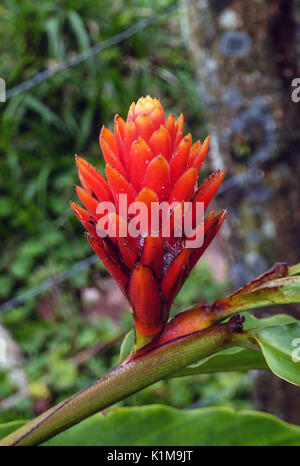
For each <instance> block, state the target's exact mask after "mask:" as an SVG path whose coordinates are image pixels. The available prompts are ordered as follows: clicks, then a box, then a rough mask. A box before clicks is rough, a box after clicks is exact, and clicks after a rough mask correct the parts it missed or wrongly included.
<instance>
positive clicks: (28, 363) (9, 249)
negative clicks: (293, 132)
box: [0, 0, 249, 420]
mask: <svg viewBox="0 0 300 466" xmlns="http://www.w3.org/2000/svg"><path fill="white" fill-rule="evenodd" d="M173 5H174V2H173V1H171V0H161V1H160V2H156V1H154V0H153V1H145V0H126V2H125V1H121V0H114V1H113V2H112V1H108V0H101V2H97V1H95V0H78V1H77V2H74V1H71V0H64V1H58V0H51V1H50V0H48V1H47V0H46V1H43V2H39V3H36V2H33V1H32V0H23V1H18V0H4V1H3V2H2V3H1V5H0V53H1V63H0V76H1V77H2V78H4V79H5V81H6V85H7V89H10V88H12V87H14V86H15V85H17V84H19V83H21V82H23V81H26V80H27V79H30V78H32V77H33V76H34V75H35V74H36V73H37V72H39V71H42V70H44V69H51V67H52V66H54V65H55V64H57V63H59V62H61V61H62V60H65V59H67V58H70V57H72V56H74V55H75V54H78V53H80V52H82V51H84V50H86V49H87V48H89V47H90V46H92V45H94V44H96V43H97V42H99V41H103V40H105V39H107V38H110V37H112V36H114V35H115V34H117V33H119V32H121V31H123V30H125V29H126V28H128V27H129V26H132V25H133V24H135V23H137V22H138V21H139V20H140V19H142V18H149V17H152V16H155V17H156V16H157V15H159V14H160V13H161V12H163V11H165V10H166V9H168V8H170V7H171V6H173ZM146 94H151V95H153V96H157V97H160V98H161V99H162V101H163V104H164V107H165V108H166V109H167V111H168V112H173V113H175V114H176V115H178V114H179V113H180V112H183V113H184V115H185V118H186V123H187V125H186V130H187V131H188V130H192V131H193V135H194V137H195V138H198V137H201V138H202V137H203V136H204V135H205V128H204V123H203V112H202V109H201V103H200V101H199V98H198V92H197V89H196V86H195V84H194V81H193V65H192V63H190V61H189V59H188V56H187V53H186V50H185V45H184V41H183V38H182V35H181V32H180V21H179V16H178V14H177V15H173V16H172V17H170V18H168V20H164V21H160V22H157V23H155V24H153V25H151V26H148V27H147V28H146V29H145V30H143V31H140V32H138V33H136V34H135V35H134V36H132V37H131V38H129V39H126V40H125V41H123V42H121V43H120V44H117V45H113V46H111V47H109V48H107V49H106V50H103V51H102V52H101V53H99V54H97V55H95V56H94V57H93V58H90V59H89V60H87V61H85V62H83V63H81V64H79V65H77V66H75V67H72V68H69V69H67V70H64V71H62V72H60V73H57V74H56V75H54V76H53V77H51V78H50V79H48V80H46V81H44V82H43V83H41V84H40V85H38V86H36V87H34V88H32V89H31V90H28V91H24V92H22V93H20V94H18V95H16V96H14V97H12V98H10V99H9V100H8V101H7V102H6V103H1V104H0V105H1V112H0V128H1V129H0V153H1V157H0V194H1V195H0V239H1V262H0V299H1V301H6V300H7V299H9V298H12V297H14V296H16V295H18V294H20V293H22V292H23V291H25V290H27V289H28V288H30V287H32V286H35V285H37V284H39V283H41V282H42V281H43V280H45V279H47V278H49V277H52V276H54V275H55V274H57V273H59V272H61V271H64V270H66V269H68V268H69V267H70V266H72V265H73V264H74V263H75V262H76V261H78V260H81V259H83V258H85V257H87V256H88V255H90V254H91V251H90V248H89V246H88V243H87V241H86V240H85V238H84V235H83V231H82V227H81V225H80V224H79V222H78V221H77V220H76V219H75V218H74V216H73V215H72V213H71V210H70V208H69V199H74V198H75V195H74V185H75V183H76V182H77V174H76V169H75V164H74V154H75V153H79V154H80V155H83V156H84V157H87V158H88V160H89V161H90V162H92V163H93V164H94V165H95V166H97V167H98V168H99V169H100V170H101V169H103V162H102V160H101V156H100V149H99V146H98V134H99V130H100V126H101V125H102V124H105V125H108V126H111V124H112V121H113V116H114V114H115V113H119V114H120V115H122V116H124V117H125V116H126V112H127V110H128V107H129V105H130V103H131V102H132V101H133V100H136V99H137V98H138V97H140V96H141V95H146ZM204 172H205V170H204ZM105 273H106V272H105V271H104V270H103V267H101V264H100V261H99V262H98V263H97V265H96V266H94V267H91V268H90V269H89V270H85V271H81V272H80V274H78V275H77V276H74V277H73V278H72V279H71V280H68V281H67V282H66V283H64V284H63V285H60V286H59V287H55V288H54V289H52V290H51V291H50V292H47V293H46V294H44V298H45V299H46V301H48V303H50V308H51V312H50V317H49V316H48V317H47V318H45V316H44V315H43V313H42V312H39V310H40V309H41V307H42V308H43V306H45V304H43V302H42V303H41V301H40V298H38V299H36V300H30V301H28V302H26V303H25V304H24V305H22V306H19V307H16V308H13V309H11V310H9V311H8V312H6V313H4V314H3V315H2V316H1V321H2V323H3V324H4V325H5V326H6V327H7V328H8V329H9V330H10V332H11V334H12V336H13V338H14V339H15V340H16V341H17V342H18V344H19V345H20V348H21V350H22V352H23V355H24V358H25V363H24V368H25V375H26V377H27V380H28V384H29V394H28V395H27V396H21V397H20V398H17V399H16V401H15V402H13V403H12V407H11V408H10V409H8V410H5V411H3V413H1V414H0V417H1V420H10V419H15V418H30V417H32V416H33V415H34V414H35V413H36V412H38V409H37V407H36V403H37V401H38V400H44V401H45V400H46V401H47V400H48V401H47V403H51V404H52V403H55V402H57V401H60V400H61V399H63V398H65V397H66V396H68V395H70V394H72V393H74V392H75V391H77V390H80V389H81V388H83V387H85V386H86V385H88V384H89V383H91V382H92V381H93V380H94V379H95V378H97V377H100V376H101V375H103V374H104V373H105V372H107V371H108V370H109V369H110V368H111V367H112V366H113V365H114V364H116V363H117V362H118V351H119V347H120V344H121V335H124V334H125V333H126V331H128V330H129V329H130V328H131V318H130V316H129V314H128V315H127V314H126V315H125V314H124V318H123V320H122V322H120V323H119V324H118V325H116V324H114V323H113V322H112V321H111V320H110V319H109V318H98V319H88V318H87V317H86V316H85V315H84V314H83V313H82V312H81V310H80V308H81V301H80V299H79V296H80V289H81V288H82V287H84V286H87V285H90V284H92V283H95V280H96V279H98V278H99V276H100V275H101V276H104V275H105ZM97 277H98V278H97ZM193 277H194V278H192V279H190V280H189V281H188V284H186V285H185V287H184V289H183V291H182V293H181V294H180V296H179V297H178V300H177V304H176V309H177V310H179V309H182V308H183V307H184V306H189V305H192V304H195V302H198V301H199V300H200V299H202V300H211V299H215V298H216V297H218V296H220V295H221V294H222V292H223V291H224V289H225V285H224V284H216V283H215V282H214V280H213V278H212V277H211V275H210V272H209V270H208V269H207V267H202V268H199V269H196V271H195V272H194V274H193ZM46 307H47V306H46ZM117 337H120V338H119V340H118V341H117V342H116V343H114V341H115V339H116V338H117ZM99 342H101V343H104V344H105V343H106V342H111V343H110V344H109V345H108V346H107V347H104V349H102V350H101V349H100V350H99V351H98V352H96V354H95V356H94V357H91V358H89V359H87V360H86V361H85V362H84V363H82V364H78V363H75V362H74V357H76V355H77V354H78V353H80V352H82V351H84V350H85V349H86V348H90V347H91V346H93V345H97V344H99ZM248 382H249V380H248V379H247V380H246V379H245V376H244V375H240V374H235V375H233V376H231V375H230V374H226V375H222V376H214V375H207V376H198V377H196V378H188V379H185V380H181V379H175V380H169V381H164V382H160V383H158V384H156V385H154V386H153V387H150V388H148V389H146V390H144V391H142V392H141V393H140V394H137V395H134V396H133V397H131V398H129V399H128V400H125V401H124V402H123V403H122V404H124V405H126V404H131V405H132V404H136V403H137V404H141V403H151V402H161V403H169V404H171V405H173V406H177V407H185V406H187V405H191V404H193V403H198V405H199V406H200V405H201V406H202V405H207V404H218V403H220V402H221V401H222V402H224V400H227V404H229V405H230V404H231V403H233V401H232V400H233V397H236V398H237V400H238V401H237V402H236V403H237V406H239V405H242V406H244V405H247V403H248V401H247V399H248V398H247V397H248V390H249V389H248V387H249V383H248ZM16 392H17V388H16V384H15V382H14V381H13V380H12V378H11V374H10V372H9V371H2V372H0V402H1V399H2V400H3V399H5V398H7V397H10V396H12V395H14V394H15V393H16ZM199 403H200V404H199ZM198 405H197V406H198ZM44 407H47V404H46V405H44Z"/></svg>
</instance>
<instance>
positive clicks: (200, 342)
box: [0, 323, 248, 446]
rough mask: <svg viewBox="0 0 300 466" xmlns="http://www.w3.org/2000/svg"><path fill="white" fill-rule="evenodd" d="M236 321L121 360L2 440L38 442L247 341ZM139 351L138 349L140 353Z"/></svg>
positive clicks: (27, 442)
mask: <svg viewBox="0 0 300 466" xmlns="http://www.w3.org/2000/svg"><path fill="white" fill-rule="evenodd" d="M236 330H237V329H236V328H234V325H232V324H230V323H228V324H223V325H215V326H213V327H211V328H208V329H206V330H202V331H198V332H195V333H193V334H190V335H187V336H185V337H182V338H178V339H177V340H174V341H172V342H171V343H169V344H167V345H162V346H160V347H158V348H156V349H155V350H153V351H151V352H149V353H147V352H146V353H145V352H143V355H142V356H141V357H136V358H135V359H133V360H130V361H128V362H126V363H123V364H121V365H120V366H118V367H117V368H116V369H114V370H113V371H112V372H110V373H109V374H107V375H106V376H104V377H103V378H101V379H99V380H97V381H96V382H94V383H93V384H92V385H90V386H89V387H87V388H86V389H84V390H82V391H81V392H79V393H77V394H76V395H74V396H72V397H70V398H69V399H67V400H65V401H63V402H62V403H60V404H58V405H57V406H54V407H53V408H51V409H50V410H48V411H46V412H45V413H43V414H42V415H40V416H39V417H37V418H36V419H34V420H33V421H31V422H29V423H28V424H26V425H25V426H23V427H21V428H20V429H18V430H17V431H15V432H13V433H12V434H10V435H8V436H7V437H6V438H5V439H3V440H2V441H0V446H1V445H2V446H4V445H36V444H39V443H42V442H44V441H45V440H47V439H49V438H51V437H53V436H54V435H56V434H57V433H59V432H61V431H63V430H65V429H67V428H68V427H71V426H72V425H74V424H77V423H78V422H80V421H82V420H83V419H85V418H87V417H89V416H91V415H92V414H94V413H96V412H97V411H100V410H102V409H104V408H107V407H108V406H111V405H112V404H114V403H116V402H117V401H120V400H122V399H124V398H126V397H127V396H129V395H131V394H133V393H135V392H137V391H138V390H141V389H142V388H144V387H147V386H148V385H151V384H153V383H154V382H157V381H158V380H161V379H162V378H164V377H166V376H168V375H170V374H172V373H173V372H175V371H177V370H179V369H181V368H183V367H185V366H187V365H189V364H192V363H194V362H196V361H198V360H199V359H201V358H204V357H206V356H209V355H210V354H213V353H215V352H217V351H220V350H221V349H224V348H227V347H229V346H239V345H240V346H244V345H247V344H248V343H247V338H248V337H246V336H245V334H242V333H235V332H236ZM137 354H138V353H137Z"/></svg>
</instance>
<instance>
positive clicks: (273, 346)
mask: <svg viewBox="0 0 300 466" xmlns="http://www.w3.org/2000/svg"><path fill="white" fill-rule="evenodd" d="M249 333H250V334H251V335H252V336H253V337H254V338H255V339H256V340H257V342H258V343H259V345H260V347H261V349H262V352H263V354H264V357H265V359H266V361H267V363H268V365H269V367H270V369H271V370H272V371H273V372H274V374H276V375H277V376H278V377H281V378H282V379H285V380H287V381H288V382H290V383H293V384H295V385H300V322H295V323H291V324H287V325H278V326H274V327H266V328H260V329H257V330H250V332H249Z"/></svg>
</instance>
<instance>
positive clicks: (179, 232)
mask: <svg viewBox="0 0 300 466" xmlns="http://www.w3.org/2000/svg"><path fill="white" fill-rule="evenodd" d="M99 142H100V146H101V149H102V152H103V156H104V159H105V161H106V169H105V175H106V178H105V177H104V176H103V175H102V174H101V173H100V172H98V171H97V170H96V169H95V168H94V167H92V166H91V165H90V164H89V163H88V162H86V161H85V160H84V159H82V158H81V157H77V156H76V164H77V167H78V173H79V178H80V182H81V185H82V187H79V186H78V187H77V188H76V190H77V194H78V197H79V199H80V200H81V202H82V204H83V205H84V207H85V209H86V210H85V209H84V208H82V207H80V206H78V205H77V204H75V203H73V202H72V203H71V207H72V209H73V211H74V213H75V215H76V216H77V218H78V219H79V220H80V222H81V223H82V224H83V226H84V227H85V229H86V230H87V238H88V240H89V242H90V244H91V246H92V248H93V249H94V251H95V252H96V254H97V255H98V256H99V258H100V259H101V260H102V262H103V264H104V265H105V266H106V268H107V270H108V271H109V273H110V274H111V275H112V276H113V277H114V279H115V280H116V281H117V283H118V285H119V286H120V288H121V290H122V292H123V293H124V295H125V296H126V298H127V300H128V302H129V304H130V307H131V310H132V315H133V320H134V324H135V330H136V333H137V336H138V340H140V341H143V342H145V341H149V340H150V339H153V338H154V337H158V335H159V337H158V338H159V339H160V340H159V341H163V340H164V339H166V338H167V336H164V332H166V333H167V334H168V335H170V334H172V332H173V330H172V328H173V327H172V325H171V326H170V324H168V318H169V313H170V308H171V305H172V303H173V301H174V299H175V297H176V295H177V293H178V292H179V290H180V288H181V287H182V285H183V283H184V281H185V280H186V278H187V277H188V275H189V273H190V271H191V270H192V268H193V267H194V265H195V264H196V262H197V261H198V259H199V258H200V257H201V255H202V254H203V252H204V251H205V249H206V248H207V247H208V246H209V244H210V243H211V241H212V240H213V238H214V237H215V235H216V234H217V232H218V230H219V229H220V227H221V225H222V223H223V221H224V219H225V216H226V211H222V212H221V213H220V214H218V215H216V216H215V215H214V212H211V214H209V215H208V216H207V217H206V218H205V219H204V218H203V217H201V218H200V219H199V216H198V209H197V205H198V203H200V202H201V203H202V206H203V210H202V212H204V211H205V209H206V208H207V206H208V204H209V203H210V201H211V200H212V199H213V197H214V196H215V194H216V192H217V190H218V189H219V187H220V185H221V183H222V181H223V178H224V170H223V171H220V170H218V171H217V172H215V173H213V174H212V175H211V176H210V177H209V178H208V179H207V180H206V181H204V183H203V184H202V185H200V187H197V178H198V172H199V170H200V168H201V166H202V164H203V162H204V159H205V157H206V155H207V152H208V147H209V138H206V139H205V140H204V142H203V143H201V142H200V141H196V142H194V143H193V142H192V136H191V134H187V135H184V117H183V115H182V114H181V115H180V116H179V117H178V119H177V120H175V117H174V115H172V114H171V115H168V116H167V118H166V117H165V113H164V110H163V107H162V105H161V103H160V101H159V100H158V99H156V98H154V99H153V98H151V97H150V96H149V95H148V96H146V97H142V98H140V99H139V100H138V101H137V102H136V103H133V104H132V105H131V106H130V109H129V112H128V115H127V119H126V121H124V120H123V119H122V118H121V117H120V116H119V115H116V116H115V120H114V128H113V132H112V131H110V130H109V129H107V128H105V127H102V129H101V132H100V136H99ZM125 198H126V205H123V201H124V199H125ZM124 202H125V201H124ZM186 202H187V203H189V208H188V210H187V211H186V210H185V209H184V207H185V205H184V204H185V203H186ZM107 203H111V204H112V205H111V208H110V209H107V211H106V210H105V208H104V206H106V204H107ZM156 207H157V212H158V213H157V215H158V217H157V219H156V220H157V221H156V227H155V228H154V231H153V223H154V224H155V222H153V220H154V216H155V208H156ZM189 213H191V215H189ZM196 214H197V215H196ZM201 215H202V214H201ZM189 218H190V219H191V227H192V228H191V230H190V231H189V233H187V232H186V230H185V229H184V228H183V227H184V226H185V221H186V220H188V219H189ZM168 226H169V230H168V228H167V227H168ZM201 232H202V233H204V237H202V241H200V243H197V244H196V241H195V245H194V246H193V241H194V240H196V239H197V237H198V235H200V234H201ZM202 236H203V235H202ZM192 318H193V314H191V313H189V318H188V319H186V318H185V314H184V313H183V315H180V317H178V321H179V320H180V322H181V321H182V322H183V323H184V326H187V329H186V331H187V332H188V330H189V328H190V330H191V331H192V329H193V328H194V327H195V326H197V325H198V324H199V322H198V321H199V319H200V320H201V317H199V313H198V314H197V315H195V319H198V320H197V322H198V323H197V322H195V323H194V324H193V323H191V319H192ZM203 318H204V317H203ZM176 325H177V324H176ZM182 325H183V324H182ZM189 326H190V327H189ZM173 333H174V332H173ZM174 334H175V333H174Z"/></svg>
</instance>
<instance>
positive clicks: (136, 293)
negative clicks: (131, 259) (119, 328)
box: [128, 264, 165, 337]
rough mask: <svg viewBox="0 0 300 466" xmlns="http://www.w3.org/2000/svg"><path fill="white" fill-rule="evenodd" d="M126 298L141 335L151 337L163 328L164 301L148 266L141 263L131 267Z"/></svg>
mask: <svg viewBox="0 0 300 466" xmlns="http://www.w3.org/2000/svg"><path fill="white" fill-rule="evenodd" d="M150 297H151V298H150ZM128 299H129V301H130V302H131V305H132V310H133V318H134V323H135V327H136V328H137V329H138V331H139V332H140V333H141V334H142V335H144V336H145V337H152V336H153V335H156V334H157V333H159V332H160V331H161V330H162V329H163V326H164V325H165V317H164V315H165V309H164V301H163V297H162V294H161V291H160V286H159V283H158V281H157V279H156V278H155V275H154V272H153V270H152V269H151V268H150V267H148V266H146V265H142V264H141V265H139V266H137V267H135V268H134V269H133V271H132V274H131V279H130V283H129V286H128Z"/></svg>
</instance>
